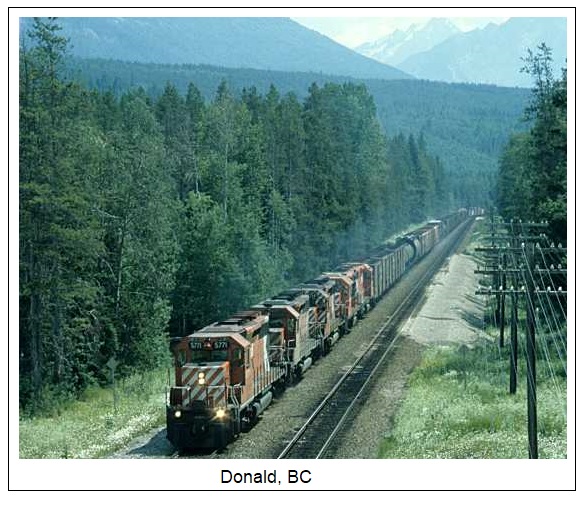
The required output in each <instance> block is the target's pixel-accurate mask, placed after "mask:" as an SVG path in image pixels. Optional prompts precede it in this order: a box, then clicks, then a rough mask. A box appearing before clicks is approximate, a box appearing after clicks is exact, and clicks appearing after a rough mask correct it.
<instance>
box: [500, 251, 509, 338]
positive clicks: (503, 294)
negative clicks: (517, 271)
mask: <svg viewBox="0 0 583 505" xmlns="http://www.w3.org/2000/svg"><path fill="white" fill-rule="evenodd" d="M507 267H508V265H507V264H506V253H505V252H503V253H502V266H501V270H502V271H501V273H500V277H501V278H502V292H501V293H500V341H499V345H500V348H502V347H504V325H505V324H506V314H505V301H506V269H507Z"/></svg>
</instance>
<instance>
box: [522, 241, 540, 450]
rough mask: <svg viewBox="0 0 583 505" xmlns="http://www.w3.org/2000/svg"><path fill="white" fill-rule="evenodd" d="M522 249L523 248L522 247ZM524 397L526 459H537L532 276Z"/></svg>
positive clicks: (528, 289) (530, 251)
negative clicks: (526, 413)
mask: <svg viewBox="0 0 583 505" xmlns="http://www.w3.org/2000/svg"><path fill="white" fill-rule="evenodd" d="M523 248H525V246H524V245H523ZM526 255H527V262H528V270H529V271H530V272H532V271H533V267H534V262H533V258H534V244H529V246H528V250H527V251H526ZM526 294H527V296H526V393H527V395H526V397H527V400H526V401H527V412H528V457H529V458H530V459H538V435H537V414H536V341H535V329H534V317H535V314H534V283H533V279H532V275H529V274H527V275H526Z"/></svg>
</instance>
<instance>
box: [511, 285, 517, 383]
mask: <svg viewBox="0 0 583 505" xmlns="http://www.w3.org/2000/svg"><path fill="white" fill-rule="evenodd" d="M511 298H512V311H511V315H510V394H516V372H517V370H518V296H517V294H516V293H512V295H511Z"/></svg>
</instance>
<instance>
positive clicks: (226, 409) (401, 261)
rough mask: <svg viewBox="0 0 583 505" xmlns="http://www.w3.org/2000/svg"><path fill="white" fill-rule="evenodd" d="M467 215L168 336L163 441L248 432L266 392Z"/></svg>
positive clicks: (216, 441)
mask: <svg viewBox="0 0 583 505" xmlns="http://www.w3.org/2000/svg"><path fill="white" fill-rule="evenodd" d="M476 212H477V211H476V210H475V209H460V210H459V211H457V212H454V213H451V214H449V215H447V216H445V217H443V218H442V219H439V220H434V221H429V222H428V223H427V224H426V225H424V226H422V227H420V228H418V229H416V230H414V231H412V232H410V233H408V234H407V235H405V236H404V237H401V238H399V239H398V240H397V241H396V242H394V243H386V244H384V245H382V246H381V247H378V248H377V249H375V250H373V251H372V252H371V253H370V254H369V255H368V256H367V257H365V258H361V259H359V260H358V261H354V262H350V263H342V264H341V265H338V267H336V268H334V269H332V270H331V271H329V272H324V273H322V274H321V275H319V276H318V277H316V278H315V279H312V280H310V281H308V282H305V283H303V284H300V285H299V286H296V287H294V288H291V289H288V290H286V291H283V292H281V293H279V294H277V295H276V296H273V297H271V298H269V299H268V300H264V301H263V302H261V303H259V304H257V305H255V306H253V307H250V308H249V309H248V310H244V311H241V312H238V313H236V314H234V315H233V316H231V317H230V318H228V319H225V320H224V321H219V322H215V323H213V324H210V325H208V326H206V327H204V328H202V329H200V330H198V331H196V332H194V333H193V334H191V335H187V336H184V337H176V338H172V339H171V343H170V348H171V352H172V355H173V357H174V370H175V381H174V383H175V385H174V386H172V387H170V388H169V394H168V398H167V405H166V421H167V438H168V439H169V440H170V442H171V443H172V444H173V445H174V446H175V447H176V448H177V449H179V450H185V449H203V448H222V447H224V446H226V445H227V444H229V442H231V441H232V440H233V439H234V438H235V437H236V436H237V435H238V434H239V433H241V432H242V431H245V430H247V429H249V428H250V427H252V426H253V425H254V424H255V423H256V422H257V420H258V419H259V416H260V415H261V413H262V412H263V411H264V410H265V409H266V408H267V406H268V405H269V404H270V402H271V400H272V398H273V395H274V394H276V393H278V392H280V391H283V390H284V389H285V388H286V386H287V385H289V384H291V383H293V382H294V381H296V380H298V379H299V378H300V377H301V376H302V375H303V374H304V372H305V371H306V370H307V369H308V368H309V367H310V365H311V364H312V363H313V362H314V360H316V359H318V358H320V357H321V356H324V355H326V354H327V353H329V352H330V350H331V349H332V347H333V346H334V344H335V343H336V341H337V340H338V339H339V338H340V337H341V336H342V335H344V334H345V333H347V332H348V331H349V330H350V328H351V327H352V326H353V325H354V324H355V322H356V321H357V320H358V319H359V318H361V317H362V316H363V315H364V314H365V313H366V312H367V311H368V310H369V309H370V308H371V307H373V306H374V305H375V304H376V303H377V302H378V300H379V299H380V298H381V297H382V296H383V295H384V294H385V293H386V292H387V291H388V290H389V289H390V288H391V287H392V286H393V285H394V284H395V283H396V282H397V281H398V280H399V279H400V278H401V277H402V276H403V274H404V273H405V272H406V271H407V270H408V269H409V268H411V266H412V265H413V264H414V263H416V262H417V261H419V260H420V259H421V258H422V257H423V256H425V255H426V254H427V253H429V251H431V250H432V249H433V248H434V246H435V245H436V244H437V243H438V242H439V241H440V240H441V239H442V238H443V237H444V236H445V235H447V234H448V233H449V232H450V231H452V230H453V229H454V228H456V227H457V226H458V225H459V224H460V223H461V222H462V221H464V220H466V219H467V218H468V217H469V216H471V215H475V213H476Z"/></svg>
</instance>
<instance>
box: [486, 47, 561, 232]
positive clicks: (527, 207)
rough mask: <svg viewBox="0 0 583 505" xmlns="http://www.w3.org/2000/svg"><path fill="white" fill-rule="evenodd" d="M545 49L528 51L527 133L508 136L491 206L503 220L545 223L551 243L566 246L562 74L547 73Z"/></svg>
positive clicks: (549, 54) (547, 52)
mask: <svg viewBox="0 0 583 505" xmlns="http://www.w3.org/2000/svg"><path fill="white" fill-rule="evenodd" d="M551 64H552V50H551V48H549V47H548V46H547V45H546V44H544V43H543V44H541V45H540V46H538V48H537V49H536V51H532V50H529V51H528V54H527V56H526V57H525V58H524V67H523V68H522V71H523V72H526V73H528V74H529V75H530V76H531V78H532V79H533V82H534V87H533V93H532V98H531V101H530V104H529V105H528V106H527V108H526V110H525V116H526V119H528V120H529V121H530V122H531V124H532V127H531V128H530V129H529V130H527V131H525V132H521V133H516V134H514V135H512V137H511V138H510V141H509V142H508V144H507V146H506V147H505V149H504V151H503V153H502V156H501V158H500V164H499V173H498V188H497V189H498V191H497V195H498V197H497V205H498V208H499V211H500V213H501V214H502V215H503V216H504V217H505V218H506V219H508V220H510V219H522V220H525V221H528V220H530V221H536V222H541V221H546V222H548V223H549V229H548V234H549V236H550V238H551V239H552V240H554V241H560V242H562V243H563V244H566V243H567V70H566V68H564V69H563V72H562V76H561V78H560V79H556V78H554V77H553V73H552V71H551V68H552V66H551Z"/></svg>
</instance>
